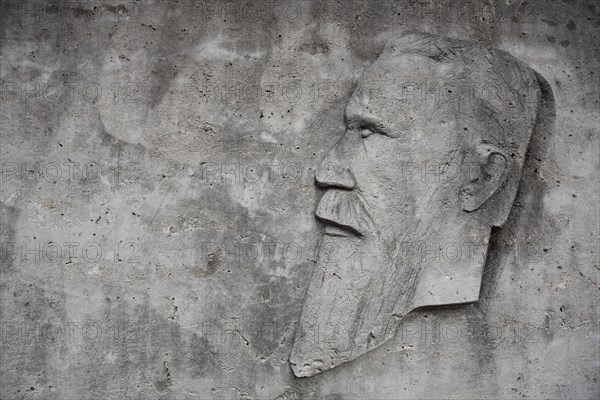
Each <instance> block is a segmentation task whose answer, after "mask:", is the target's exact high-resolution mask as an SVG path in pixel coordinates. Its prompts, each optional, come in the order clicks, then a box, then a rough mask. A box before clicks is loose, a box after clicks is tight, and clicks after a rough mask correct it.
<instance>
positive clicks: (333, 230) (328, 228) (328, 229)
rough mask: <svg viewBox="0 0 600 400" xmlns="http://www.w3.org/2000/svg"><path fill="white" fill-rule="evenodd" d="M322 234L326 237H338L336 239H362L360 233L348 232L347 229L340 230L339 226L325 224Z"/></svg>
mask: <svg viewBox="0 0 600 400" xmlns="http://www.w3.org/2000/svg"><path fill="white" fill-rule="evenodd" d="M324 234H325V235H327V236H338V237H352V238H356V237H362V235H361V234H360V233H357V232H356V230H350V229H347V228H342V227H341V226H339V225H334V224H331V223H327V224H325V230H324Z"/></svg>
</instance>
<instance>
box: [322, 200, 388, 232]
mask: <svg viewBox="0 0 600 400" xmlns="http://www.w3.org/2000/svg"><path fill="white" fill-rule="evenodd" d="M315 214H316V216H317V218H319V219H321V220H323V221H326V222H329V223H331V224H333V225H335V226H338V227H340V228H343V229H346V230H348V231H350V232H352V233H354V234H356V235H358V236H362V237H364V236H369V235H371V234H373V233H375V232H376V231H377V229H376V225H375V222H374V221H373V218H372V217H371V215H370V214H369V212H368V211H367V207H366V206H365V202H364V201H363V200H362V199H361V198H360V197H359V195H358V193H357V192H356V191H348V190H339V189H329V190H327V191H326V192H325V194H324V195H323V197H322V198H321V201H320V202H319V206H318V207H317V211H316V212H315Z"/></svg>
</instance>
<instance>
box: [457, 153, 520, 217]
mask: <svg viewBox="0 0 600 400" xmlns="http://www.w3.org/2000/svg"><path fill="white" fill-rule="evenodd" d="M475 157H476V160H477V163H478V164H479V168H477V166H475V168H474V170H475V174H474V175H475V176H473V177H472V179H471V181H470V182H469V183H468V184H466V185H465V186H463V187H462V188H461V192H460V196H461V201H462V209H463V210H464V211H468V212H471V211H475V210H477V209H479V208H480V207H481V206H482V205H483V203H485V202H486V201H487V200H488V199H489V198H491V197H492V196H493V195H494V193H496V192H497V191H498V189H500V188H501V187H502V185H504V183H505V182H506V179H507V178H508V175H509V172H510V170H511V169H512V162H513V161H512V158H511V157H510V156H508V155H507V153H506V152H505V151H504V150H503V149H502V148H500V147H498V146H495V145H493V144H481V145H479V146H477V148H476V149H475ZM477 170H479V171H478V172H477Z"/></svg>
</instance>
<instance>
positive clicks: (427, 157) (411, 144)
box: [290, 33, 540, 377]
mask: <svg viewBox="0 0 600 400" xmlns="http://www.w3.org/2000/svg"><path fill="white" fill-rule="evenodd" d="M539 104H540V89H539V83H538V81H537V78H536V75H535V73H534V71H533V70H531V69H530V68H529V67H527V66H526V65H525V64H523V63H522V62H520V61H519V60H517V59H515V58H514V57H512V56H511V55H509V54H507V53H505V52H503V51H499V50H494V49H488V48H485V47H483V46H481V45H479V44H476V43H469V42H464V41H459V40H454V39H448V38H443V37H438V36H432V35H428V34H415V33H411V34H405V35H402V36H400V37H398V38H396V39H395V40H392V41H390V42H389V43H388V45H387V46H386V47H385V50H384V51H383V53H382V54H381V55H380V56H379V57H378V59H377V60H376V61H374V62H373V63H372V64H371V66H370V67H368V68H367V69H366V71H365V72H364V74H363V76H362V77H361V79H360V81H359V83H358V86H357V88H356V90H355V92H354V93H353V95H352V97H351V99H350V100H349V102H348V105H347V107H346V110H345V120H346V131H345V133H344V134H343V136H341V138H340V139H339V140H338V141H337V142H336V143H335V145H334V146H333V147H332V148H331V150H330V151H329V153H328V154H327V156H326V158H325V159H324V160H323V162H322V163H321V165H320V168H319V169H318V171H317V173H316V182H317V184H318V186H319V187H320V188H321V189H323V194H322V197H321V200H320V202H319V204H318V206H317V209H316V217H317V218H318V219H319V221H320V222H322V223H323V233H324V235H323V238H322V241H321V243H320V252H319V257H318V260H317V265H316V266H315V269H314V272H313V275H312V278H311V281H310V284H309V288H308V290H307V294H306V298H305V303H304V307H303V311H302V316H301V319H300V325H299V329H298V332H297V334H296V339H295V342H294V347H293V350H292V354H291V357H290V363H291V366H292V369H293V371H294V373H295V375H296V376H299V377H302V376H311V375H314V374H317V373H319V372H321V371H324V370H327V369H330V368H333V367H336V366H338V365H340V364H342V363H344V362H348V361H351V360H353V359H355V358H356V357H358V356H360V355H362V354H364V353H366V352H368V351H370V350H372V349H374V348H376V347H378V346H380V345H381V344H382V343H384V342H385V341H387V340H388V339H390V338H391V337H393V335H394V333H395V330H396V328H397V327H398V325H399V323H400V321H401V320H402V318H403V316H404V315H406V314H407V313H408V312H410V311H411V310H414V309H416V308H419V307H423V306H435V305H447V304H460V303H470V302H475V301H477V300H478V297H479V289H480V285H481V279H482V271H483V266H484V262H485V256H486V252H487V247H488V240H489V237H490V232H491V228H492V227H500V226H502V225H503V224H504V223H505V221H506V219H507V218H508V214H509V212H510V209H511V207H512V204H513V202H514V199H515V196H516V192H517V188H518V184H519V181H520V177H521V170H522V167H523V163H524V160H525V154H526V152H527V147H528V144H529V141H530V138H531V135H532V132H533V130H534V127H535V124H536V118H537V114H538V108H539Z"/></svg>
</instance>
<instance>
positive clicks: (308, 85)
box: [0, 0, 600, 400]
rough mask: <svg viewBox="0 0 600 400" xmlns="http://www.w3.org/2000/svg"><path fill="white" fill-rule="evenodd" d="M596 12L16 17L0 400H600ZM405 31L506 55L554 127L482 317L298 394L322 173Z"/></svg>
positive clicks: (180, 9) (389, 5)
mask: <svg viewBox="0 0 600 400" xmlns="http://www.w3.org/2000/svg"><path fill="white" fill-rule="evenodd" d="M48 3H53V2H48ZM598 7H599V6H598V3H597V2H595V1H592V0H589V1H588V0H582V1H566V0H565V1H543V0H535V1H534V0H532V1H529V2H520V1H495V2H493V1H456V0H454V1H450V0H448V1H435V2H432V3H431V4H430V3H429V2H425V3H423V4H414V3H413V2H408V1H399V2H395V1H374V2H370V1H352V0H350V1H334V0H322V1H317V0H315V1H309V0H306V1H295V0H293V1H289V2H286V1H283V0H274V1H258V0H253V1H249V2H241V1H240V2H217V1H206V2H204V1H191V0H182V1H158V0H156V1H129V2H125V3H116V2H108V1H106V2H105V1H97V2H96V1H83V0H82V1H80V2H56V3H54V6H51V5H49V4H47V3H45V2H39V1H21V2H19V1H14V2H9V1H3V2H2V12H3V24H2V30H1V35H2V36H1V43H2V44H1V55H2V61H1V64H0V68H1V70H0V77H1V83H2V102H1V104H0V106H1V113H0V123H1V127H2V128H1V132H2V134H1V149H0V151H1V153H0V154H1V157H2V160H1V161H2V181H1V185H2V186H1V203H0V206H1V209H0V212H1V214H0V215H1V217H2V224H1V228H2V229H1V242H2V259H1V283H0V285H1V292H0V293H1V308H0V322H1V327H2V338H1V339H2V340H1V348H0V354H1V369H0V372H1V374H0V397H2V398H3V399H12V398H26V399H93V398H103V399H104V398H111V399H112V398H114V399H117V398H132V399H133V398H163V399H275V398H279V399H305V398H306V399H313V398H314V399H320V398H325V399H329V400H333V399H340V400H341V399H344V400H346V399H348V400H349V399H364V398H378V399H380V398H389V399H396V398H410V399H412V398H461V399H462V398H498V397H500V398H559V399H563V398H564V399H566V398H578V399H579V398H590V399H591V398H597V396H598V395H599V384H598V375H599V361H598V360H599V358H598V355H599V351H598V350H599V347H598V333H599V325H598V311H597V310H598V293H599V292H598V291H599V289H600V287H599V284H600V274H599V263H598V252H599V248H598V240H599V237H598V233H599V223H600V218H599V210H598V204H599V187H598V172H599V138H598V122H599V121H598V109H599V104H598V102H599V85H598V74H599V73H600V69H599V68H598V67H599V60H600V57H599V54H598V51H599V47H598V43H599V34H598V27H599V24H600V20H599V8H598ZM404 30H416V31H425V32H431V33H435V34H440V35H446V36H451V37H457V38H461V39H468V40H474V41H479V42H482V43H485V44H489V45H490V46H493V47H496V48H499V49H502V50H505V51H507V52H509V53H511V54H512V55H514V56H515V57H517V58H519V59H521V60H523V61H524V62H526V63H527V64H528V65H530V66H531V67H532V68H533V69H535V70H536V71H538V72H539V73H540V74H541V75H542V76H543V77H544V78H545V79H546V80H547V82H548V84H549V86H550V88H551V90H548V93H551V94H552V96H548V97H547V102H549V103H551V104H550V106H551V107H550V109H553V110H554V111H552V112H550V113H549V114H548V115H546V120H545V122H544V123H545V125H544V129H543V131H542V132H541V133H540V134H538V135H537V136H536V137H535V138H534V140H533V142H532V145H531V149H530V157H529V160H528V163H527V165H526V167H525V170H526V174H525V178H524V179H523V181H522V187H521V189H520V192H519V195H518V196H519V197H518V198H517V205H516V207H514V208H513V212H512V214H511V217H510V222H509V224H508V226H507V227H505V228H504V229H503V230H501V231H498V232H495V233H494V234H493V237H492V239H493V240H492V245H491V251H490V254H489V259H488V264H487V267H486V272H485V275H484V278H483V289H482V293H481V300H480V302H479V303H478V304H476V305H468V306H457V307H447V308H444V309H428V310H422V311H419V312H415V313H413V314H412V315H410V316H408V317H407V318H406V319H405V321H404V322H403V323H402V325H401V327H400V329H399V330H398V333H397V334H396V336H395V338H394V339H393V340H392V341H391V342H389V343H387V344H385V345H384V346H382V347H381V348H379V349H377V350H375V351H373V352H370V353H368V354H366V355H365V356H363V357H361V358H359V359H357V360H355V361H353V362H351V363H349V364H346V365H343V366H341V367H338V368H335V369H333V370H330V371H327V372H325V373H323V374H319V375H317V376H315V377H312V378H306V379H297V378H295V377H294V376H293V374H292V371H291V369H290V367H289V363H288V357H289V354H290V351H291V346H292V343H293V339H294V334H295V330H296V327H297V322H298V319H299V316H300V313H301V308H302V302H303V297H304V293H305V290H306V287H307V285H308V281H309V278H310V274H311V271H312V268H313V266H314V260H315V249H316V245H317V242H318V239H319V236H320V234H319V226H318V224H317V222H316V220H315V218H314V208H315V205H316V202H317V200H318V198H319V192H318V190H317V188H316V187H315V185H314V180H313V175H314V170H315V167H316V166H317V165H318V163H319V161H320V160H321V159H322V158H323V156H324V155H325V154H326V153H327V151H328V150H329V149H330V148H331V147H332V146H333V145H334V144H335V142H336V140H337V139H338V138H339V137H340V135H341V134H342V133H343V131H344V124H343V123H344V121H343V110H344V107H345V105H346V102H347V101H348V98H349V96H350V94H351V93H352V90H353V87H354V86H355V84H356V82H357V80H358V78H359V77H360V75H361V73H362V71H363V69H364V67H365V66H367V65H368V64H369V63H370V62H371V61H372V60H373V59H374V58H375V57H376V56H377V54H378V53H379V52H380V51H381V49H382V47H383V44H384V43H385V40H386V38H388V37H390V36H391V35H393V33H395V32H400V31H404ZM473 84H474V86H475V87H476V86H477V82H474V83H473ZM349 256H351V255H349Z"/></svg>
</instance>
